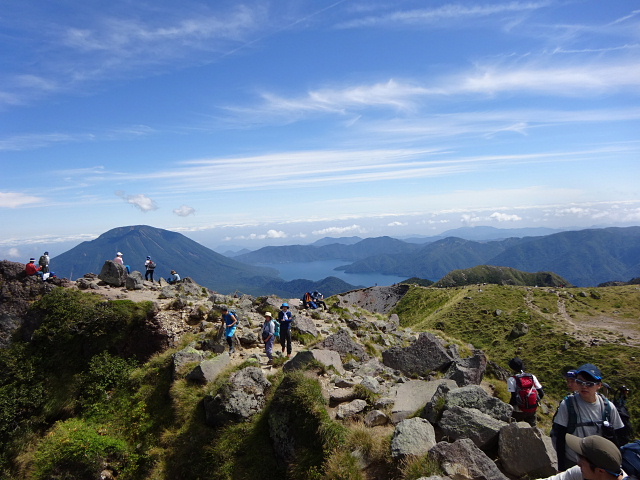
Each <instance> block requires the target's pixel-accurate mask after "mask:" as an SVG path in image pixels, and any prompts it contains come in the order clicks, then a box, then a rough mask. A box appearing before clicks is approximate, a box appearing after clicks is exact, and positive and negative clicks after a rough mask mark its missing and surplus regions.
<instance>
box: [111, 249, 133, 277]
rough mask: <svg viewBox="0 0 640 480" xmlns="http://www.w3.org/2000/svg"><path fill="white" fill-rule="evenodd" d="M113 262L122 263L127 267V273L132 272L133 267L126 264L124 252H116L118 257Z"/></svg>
mask: <svg viewBox="0 0 640 480" xmlns="http://www.w3.org/2000/svg"><path fill="white" fill-rule="evenodd" d="M113 263H117V264H118V265H122V266H123V267H124V268H126V269H127V273H131V269H130V268H129V265H125V264H124V260H123V259H122V252H118V253H116V258H114V259H113Z"/></svg>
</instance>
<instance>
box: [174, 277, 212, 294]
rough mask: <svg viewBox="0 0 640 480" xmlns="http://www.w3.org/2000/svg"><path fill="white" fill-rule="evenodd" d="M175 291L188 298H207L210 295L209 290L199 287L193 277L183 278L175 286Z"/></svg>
mask: <svg viewBox="0 0 640 480" xmlns="http://www.w3.org/2000/svg"><path fill="white" fill-rule="evenodd" d="M175 289H176V291H177V292H178V294H179V295H184V296H187V297H206V296H208V295H209V292H208V291H207V289H206V288H204V287H202V286H201V285H198V284H197V283H196V282H195V281H194V280H193V279H192V278H191V277H185V278H183V279H182V280H181V281H180V282H179V283H177V284H176V285H175Z"/></svg>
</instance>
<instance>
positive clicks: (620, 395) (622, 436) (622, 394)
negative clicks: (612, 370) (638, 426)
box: [613, 385, 633, 445]
mask: <svg viewBox="0 0 640 480" xmlns="http://www.w3.org/2000/svg"><path fill="white" fill-rule="evenodd" d="M629 392H631V390H629V388H628V387H627V386H626V385H622V386H621V387H619V388H618V389H617V390H616V392H615V394H614V396H613V404H614V405H615V406H616V408H617V409H618V414H619V415H620V419H621V420H622V423H623V424H624V429H623V430H622V431H621V432H619V438H618V444H619V445H623V444H626V443H629V441H630V440H631V438H633V425H632V423H631V414H630V413H629V409H628V408H627V397H628V396H629Z"/></svg>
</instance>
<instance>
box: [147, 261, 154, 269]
mask: <svg viewBox="0 0 640 480" xmlns="http://www.w3.org/2000/svg"><path fill="white" fill-rule="evenodd" d="M154 268H156V262H154V261H150V262H149V263H148V264H147V270H153V269H154Z"/></svg>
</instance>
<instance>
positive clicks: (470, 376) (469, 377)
mask: <svg viewBox="0 0 640 480" xmlns="http://www.w3.org/2000/svg"><path fill="white" fill-rule="evenodd" d="M486 369H487V356H486V355H485V354H484V352H482V351H480V350H477V351H476V352H475V355H474V356H473V357H469V358H459V359H456V360H454V361H453V363H451V364H450V366H449V369H448V370H447V372H446V373H445V377H446V378H450V379H452V380H455V382H456V383H457V384H458V386H459V387H463V386H464V385H470V384H473V385H480V382H482V377H483V376H484V371H485V370H486Z"/></svg>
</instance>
